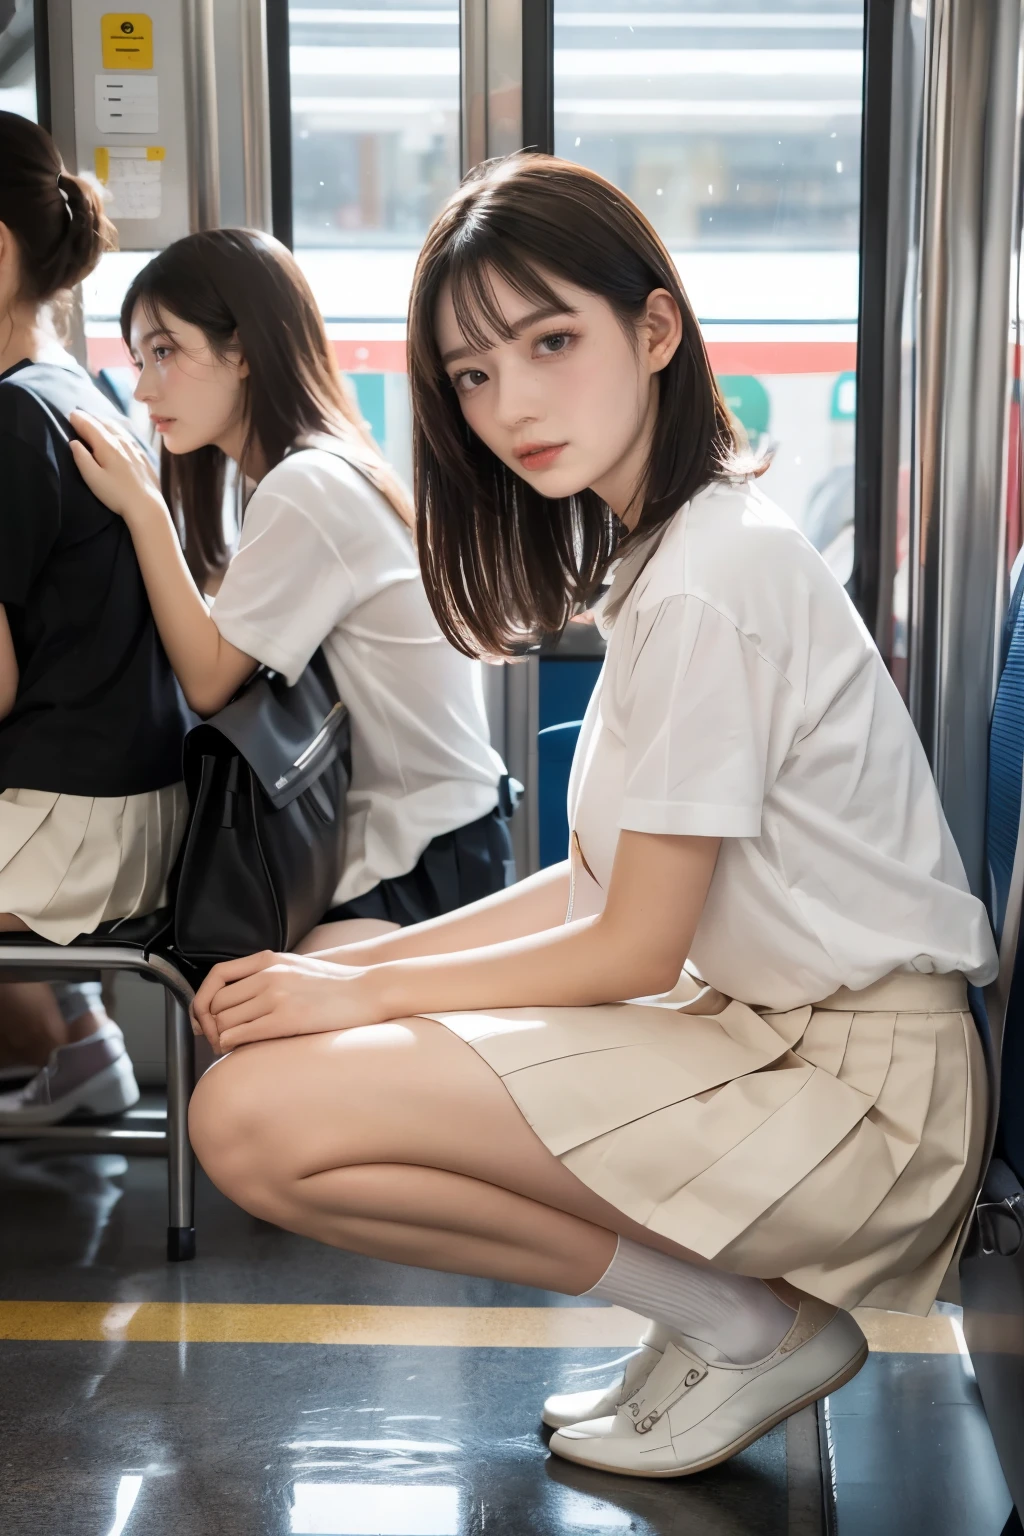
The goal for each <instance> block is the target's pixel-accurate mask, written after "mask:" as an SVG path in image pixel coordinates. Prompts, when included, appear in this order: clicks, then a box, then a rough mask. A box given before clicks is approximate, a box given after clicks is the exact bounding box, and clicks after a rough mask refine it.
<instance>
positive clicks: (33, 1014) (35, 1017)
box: [0, 981, 68, 1067]
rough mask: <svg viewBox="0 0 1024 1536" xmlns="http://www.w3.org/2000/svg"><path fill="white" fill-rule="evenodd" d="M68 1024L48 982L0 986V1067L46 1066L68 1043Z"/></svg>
mask: <svg viewBox="0 0 1024 1536" xmlns="http://www.w3.org/2000/svg"><path fill="white" fill-rule="evenodd" d="M67 1038H68V1035H67V1026H66V1025H65V1023H64V1020H63V1019H62V1018H61V1014H60V1009H59V1008H58V1007H57V1001H56V999H55V997H54V995H53V992H52V991H51V989H50V988H49V987H48V986H47V984H46V982H45V981H8V982H4V983H3V984H2V985H0V1067H22V1066H24V1067H45V1065H46V1063H47V1061H48V1060H49V1057H50V1052H51V1051H54V1050H56V1048H57V1047H58V1046H59V1045H66V1044H67Z"/></svg>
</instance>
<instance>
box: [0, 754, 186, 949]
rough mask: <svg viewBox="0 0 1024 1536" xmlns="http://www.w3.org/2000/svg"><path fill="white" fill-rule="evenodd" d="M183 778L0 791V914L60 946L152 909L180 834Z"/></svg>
mask: <svg viewBox="0 0 1024 1536" xmlns="http://www.w3.org/2000/svg"><path fill="white" fill-rule="evenodd" d="M187 817H188V801H187V798H186V795H185V786H184V785H183V784H171V785H169V786H168V787H167V788H166V789H155V790H151V791H150V792H149V793H148V794H144V795H121V796H118V797H110V798H103V799H90V798H89V797H87V796H84V795H58V794H53V793H52V792H50V791H49V790H39V789H5V790H4V791H3V792H2V793H0V912H12V913H13V914H14V915H15V917H20V918H21V920H22V922H24V923H27V924H28V926H29V928H31V929H32V931H33V932H34V933H38V934H40V935H41V936H42V937H43V938H44V939H50V940H52V941H53V942H54V943H55V944H69V943H70V942H71V940H72V939H74V938H77V936H78V935H79V934H80V933H91V932H92V931H93V929H94V928H96V927H98V926H99V924H100V923H104V922H111V921H113V920H115V919H117V918H122V917H135V916H139V915H141V914H143V913H146V912H155V911H156V909H157V907H159V906H161V905H162V904H163V903H164V901H165V900H166V897H167V878H168V876H169V874H170V872H171V867H172V865H173V863H174V860H175V857H176V855H177V852H178V847H179V844H180V843H181V839H182V836H183V834H184V831H185V823H186V820H187Z"/></svg>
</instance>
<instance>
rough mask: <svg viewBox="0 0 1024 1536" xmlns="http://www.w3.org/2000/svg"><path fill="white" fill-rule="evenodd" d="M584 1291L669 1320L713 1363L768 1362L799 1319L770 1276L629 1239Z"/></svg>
mask: <svg viewBox="0 0 1024 1536" xmlns="http://www.w3.org/2000/svg"><path fill="white" fill-rule="evenodd" d="M583 1294H584V1295H585V1296H600V1297H601V1298H602V1299H603V1300H605V1301H612V1302H614V1303H615V1304H616V1305H617V1306H620V1307H628V1308H629V1310H630V1311H631V1312H639V1313H640V1316H641V1317H649V1318H651V1319H652V1320H653V1321H654V1322H657V1323H663V1324H664V1325H665V1326H666V1327H668V1328H671V1329H673V1330H674V1331H675V1332H677V1333H680V1334H682V1335H683V1338H684V1340H685V1342H686V1343H687V1344H688V1345H689V1346H690V1347H691V1348H692V1349H693V1350H694V1351H695V1353H696V1354H698V1355H699V1356H700V1357H701V1359H703V1360H708V1361H710V1362H711V1363H712V1364H714V1363H715V1362H716V1361H719V1362H720V1361H726V1362H727V1363H729V1364H732V1365H749V1364H751V1363H752V1362H753V1361H755V1360H763V1359H764V1357H765V1355H770V1354H771V1352H772V1350H773V1349H775V1347H776V1346H777V1345H779V1344H781V1343H782V1340H783V1339H784V1338H785V1337H786V1334H787V1333H788V1332H789V1330H790V1328H791V1327H792V1326H793V1318H794V1316H795V1313H794V1311H793V1309H792V1307H787V1306H786V1304H785V1302H783V1301H780V1300H779V1298H778V1297H777V1296H776V1295H775V1292H774V1291H771V1290H769V1288H768V1286H767V1285H765V1283H764V1281H763V1280H755V1279H752V1278H751V1277H750V1276H748V1275H729V1274H726V1273H725V1271H724V1270H720V1269H711V1268H704V1267H703V1266H701V1265H697V1264H687V1263H686V1262H685V1260H683V1259H671V1258H669V1257H668V1255H667V1254H664V1253H658V1252H657V1251H656V1250H655V1249H654V1248H645V1247H644V1246H643V1245H642V1244H641V1243H634V1242H632V1241H631V1239H630V1238H628V1237H620V1238H619V1242H618V1247H617V1248H616V1249H615V1254H614V1256H613V1258H612V1261H611V1263H610V1264H609V1266H608V1268H607V1269H606V1270H605V1272H604V1274H603V1275H602V1276H601V1278H600V1280H599V1281H598V1282H597V1284H596V1285H594V1286H591V1288H590V1290H589V1291H584V1292H583Z"/></svg>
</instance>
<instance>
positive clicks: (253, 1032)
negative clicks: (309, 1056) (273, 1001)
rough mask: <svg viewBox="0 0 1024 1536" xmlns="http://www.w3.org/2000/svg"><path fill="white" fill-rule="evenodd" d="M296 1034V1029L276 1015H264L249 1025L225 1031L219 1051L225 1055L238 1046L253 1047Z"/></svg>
mask: <svg viewBox="0 0 1024 1536" xmlns="http://www.w3.org/2000/svg"><path fill="white" fill-rule="evenodd" d="M296 1034H298V1031H297V1030H296V1029H293V1028H292V1026H291V1025H290V1024H289V1023H288V1022H287V1020H285V1019H283V1018H281V1017H280V1016H279V1015H277V1014H265V1015H264V1016H263V1017H262V1018H260V1019H254V1020H253V1021H252V1022H251V1023H249V1024H237V1025H235V1027H234V1028H233V1029H229V1030H225V1032H224V1033H223V1034H222V1035H221V1037H220V1048H221V1051H222V1052H224V1054H225V1055H226V1054H227V1052H228V1051H233V1050H235V1049H236V1048H237V1047H238V1046H240V1045H255V1044H256V1043H257V1042H258V1041H260V1040H287V1039H290V1038H291V1037H292V1036H293V1035H296Z"/></svg>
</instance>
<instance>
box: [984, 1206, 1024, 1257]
mask: <svg viewBox="0 0 1024 1536" xmlns="http://www.w3.org/2000/svg"><path fill="white" fill-rule="evenodd" d="M977 1216H978V1238H979V1241H980V1243H981V1251H982V1253H984V1254H994V1253H995V1254H998V1255H999V1257H1000V1258H1003V1259H1013V1258H1016V1256H1017V1254H1018V1253H1019V1252H1020V1250H1021V1247H1022V1246H1024V1197H1022V1196H1021V1195H1019V1194H1013V1195H1006V1196H1005V1197H1004V1198H1003V1199H1002V1200H990V1201H986V1202H985V1204H983V1205H979V1206H978V1207H977Z"/></svg>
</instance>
